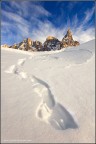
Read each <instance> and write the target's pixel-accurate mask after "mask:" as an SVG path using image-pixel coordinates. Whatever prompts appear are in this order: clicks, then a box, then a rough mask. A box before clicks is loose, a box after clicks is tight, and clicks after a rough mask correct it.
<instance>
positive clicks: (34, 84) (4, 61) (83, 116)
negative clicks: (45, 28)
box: [1, 40, 95, 143]
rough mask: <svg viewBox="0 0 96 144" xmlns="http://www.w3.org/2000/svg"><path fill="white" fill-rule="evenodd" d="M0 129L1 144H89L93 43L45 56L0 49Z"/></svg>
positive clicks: (92, 137) (92, 119) (92, 109)
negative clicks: (26, 143)
mask: <svg viewBox="0 0 96 144" xmlns="http://www.w3.org/2000/svg"><path fill="white" fill-rule="evenodd" d="M1 131H2V133H1V139H2V143H6V142H8V143H14V142H17V141H18V143H24V142H29V143H31V142H32V143H46V142H48V143H94V142H95V41H94V40H92V41H89V42H87V43H85V44H81V45H80V46H78V47H75V48H74V47H71V48H66V49H62V50H59V51H49V52H34V53H33V52H26V51H20V50H16V49H8V48H7V49H4V48H1ZM6 140H7V141H6Z"/></svg>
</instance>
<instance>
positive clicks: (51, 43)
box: [43, 36, 60, 51]
mask: <svg viewBox="0 0 96 144" xmlns="http://www.w3.org/2000/svg"><path fill="white" fill-rule="evenodd" d="M59 49H60V41H59V40H58V39H57V38H55V37H52V36H48V37H47V38H46V41H45V42H44V44H43V50H44V51H50V50H59Z"/></svg>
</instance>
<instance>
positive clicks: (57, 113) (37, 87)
mask: <svg viewBox="0 0 96 144" xmlns="http://www.w3.org/2000/svg"><path fill="white" fill-rule="evenodd" d="M25 61H26V59H19V60H18V62H17V65H12V66H10V67H9V69H8V70H6V71H5V72H6V73H11V74H12V73H13V74H17V75H18V76H19V77H20V78H21V79H24V80H26V79H29V80H30V81H31V84H32V87H33V89H34V91H35V92H36V93H37V95H38V96H40V97H41V99H42V103H41V104H40V105H39V106H38V108H37V111H36V116H37V117H38V118H39V119H40V120H42V121H44V122H46V123H48V124H50V125H51V126H52V127H54V128H55V129H58V130H65V129H68V128H72V129H75V128H78V125H77V123H76V121H75V119H74V117H73V116H72V115H71V114H70V112H69V111H67V109H66V108H65V107H64V106H62V105H61V104H60V103H58V102H57V101H56V100H55V98H54V95H53V94H52V92H51V90H50V87H49V85H48V84H47V83H45V82H44V81H42V80H40V79H39V78H37V77H35V76H32V77H31V76H29V75H28V74H27V73H26V72H23V71H19V66H23V64H24V63H25Z"/></svg>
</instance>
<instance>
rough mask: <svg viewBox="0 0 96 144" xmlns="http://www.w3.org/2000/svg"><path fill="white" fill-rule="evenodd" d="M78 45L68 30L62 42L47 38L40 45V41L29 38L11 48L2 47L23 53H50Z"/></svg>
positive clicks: (54, 38)
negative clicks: (22, 51)
mask: <svg viewBox="0 0 96 144" xmlns="http://www.w3.org/2000/svg"><path fill="white" fill-rule="evenodd" d="M78 45H80V43H79V42H78V41H74V40H73V36H72V32H71V30H70V29H68V31H67V33H66V35H65V36H64V37H63V39H62V41H59V40H58V39H57V38H56V37H53V36H48V37H47V38H46V41H45V42H44V43H43V44H42V43H41V42H40V41H37V40H36V41H33V40H32V39H31V38H27V39H24V40H23V41H22V42H20V43H18V44H14V45H12V46H10V47H9V46H8V45H3V46H4V47H5V48H7V47H9V48H14V49H20V50H24V51H51V50H60V49H62V48H66V47H69V46H78Z"/></svg>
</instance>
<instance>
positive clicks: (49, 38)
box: [46, 36, 56, 41]
mask: <svg viewBox="0 0 96 144" xmlns="http://www.w3.org/2000/svg"><path fill="white" fill-rule="evenodd" d="M54 39H56V38H55V37H53V36H48V37H47V38H46V41H48V40H54Z"/></svg>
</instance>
